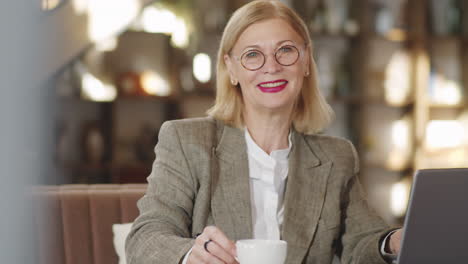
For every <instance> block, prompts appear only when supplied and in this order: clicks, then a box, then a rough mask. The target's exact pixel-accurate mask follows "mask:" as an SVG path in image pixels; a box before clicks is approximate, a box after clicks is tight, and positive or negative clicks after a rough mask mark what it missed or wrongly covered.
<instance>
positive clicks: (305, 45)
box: [231, 43, 308, 71]
mask: <svg viewBox="0 0 468 264" xmlns="http://www.w3.org/2000/svg"><path fill="white" fill-rule="evenodd" d="M299 46H301V45H299ZM307 46H308V44H307V43H304V48H305V47H307ZM283 47H292V48H294V49H295V50H296V51H297V53H298V54H299V55H298V56H297V59H296V60H295V61H294V62H293V63H291V64H282V63H280V62H279V61H278V59H277V57H276V53H278V51H279V50H280V49H281V48H283ZM302 50H303V49H302V48H298V47H296V46H295V45H291V44H286V45H282V46H280V47H279V48H278V49H277V50H276V51H275V53H274V58H275V61H276V62H277V63H278V64H279V65H281V66H285V67H288V66H292V65H294V64H296V62H297V61H298V60H299V58H300V57H301V55H302V52H301V51H302ZM251 51H257V52H260V53H261V54H262V55H263V58H264V59H263V63H262V65H261V66H260V67H258V68H256V69H249V68H247V67H245V65H244V63H242V57H244V55H245V54H247V53H248V52H251ZM231 56H232V57H233V58H234V59H236V60H237V61H239V62H240V64H241V65H242V67H243V68H244V69H246V70H248V71H258V70H260V69H261V68H262V67H263V66H265V63H266V61H267V58H268V57H267V55H265V53H263V52H262V51H261V50H259V49H250V50H247V51H245V52H244V53H242V55H241V56H240V57H239V56H235V55H232V54H231Z"/></svg>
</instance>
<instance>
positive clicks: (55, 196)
mask: <svg viewBox="0 0 468 264" xmlns="http://www.w3.org/2000/svg"><path fill="white" fill-rule="evenodd" d="M145 191H146V184H123V185H118V184H96V185H81V184H80V185H78V184H76V185H62V186H37V187H34V188H33V192H32V194H33V204H34V208H35V210H37V211H36V213H35V214H34V215H35V217H34V219H33V221H34V223H33V226H34V230H36V231H37V232H36V234H35V236H32V237H34V239H36V241H37V243H36V244H37V245H38V248H37V252H38V254H37V258H38V259H37V263H41V264H112V263H118V261H119V260H118V256H117V254H116V251H115V249H114V244H113V237H114V234H113V230H112V227H113V225H114V224H119V223H130V222H133V220H134V219H135V218H136V217H137V216H138V209H137V206H136V202H137V201H138V199H140V197H142V196H143V195H144V193H145Z"/></svg>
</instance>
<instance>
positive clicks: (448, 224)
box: [397, 168, 468, 264]
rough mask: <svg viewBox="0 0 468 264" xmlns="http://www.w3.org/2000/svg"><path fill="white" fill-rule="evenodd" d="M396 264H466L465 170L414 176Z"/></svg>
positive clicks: (467, 195)
mask: <svg viewBox="0 0 468 264" xmlns="http://www.w3.org/2000/svg"><path fill="white" fill-rule="evenodd" d="M397 263H398V264H460V263H468V168H464V169H430V170H419V171H417V172H416V174H415V177H414V181H413V186H412V190H411V197H410V202H409V207H408V211H407V214H406V218H405V225H404V231H403V241H402V246H401V251H400V255H399V257H398V261H397Z"/></svg>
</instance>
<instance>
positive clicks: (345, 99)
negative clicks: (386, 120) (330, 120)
mask: <svg viewBox="0 0 468 264" xmlns="http://www.w3.org/2000/svg"><path fill="white" fill-rule="evenodd" d="M327 100H328V101H329V102H330V103H345V104H351V105H362V104H366V105H369V104H371V105H381V106H385V107H389V108H408V107H413V106H414V102H413V101H411V102H405V103H403V104H401V105H392V104H389V103H388V102H387V101H385V100H384V99H383V98H372V97H362V96H337V97H332V98H329V99H327Z"/></svg>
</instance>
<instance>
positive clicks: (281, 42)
mask: <svg viewBox="0 0 468 264" xmlns="http://www.w3.org/2000/svg"><path fill="white" fill-rule="evenodd" d="M288 41H289V42H292V43H294V44H296V42H294V41H292V40H290V39H286V40H281V41H278V42H277V43H276V46H279V45H281V44H283V43H285V42H288ZM248 48H255V49H261V47H260V46H259V45H249V46H247V47H245V48H243V49H242V51H245V50H246V49H248Z"/></svg>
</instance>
